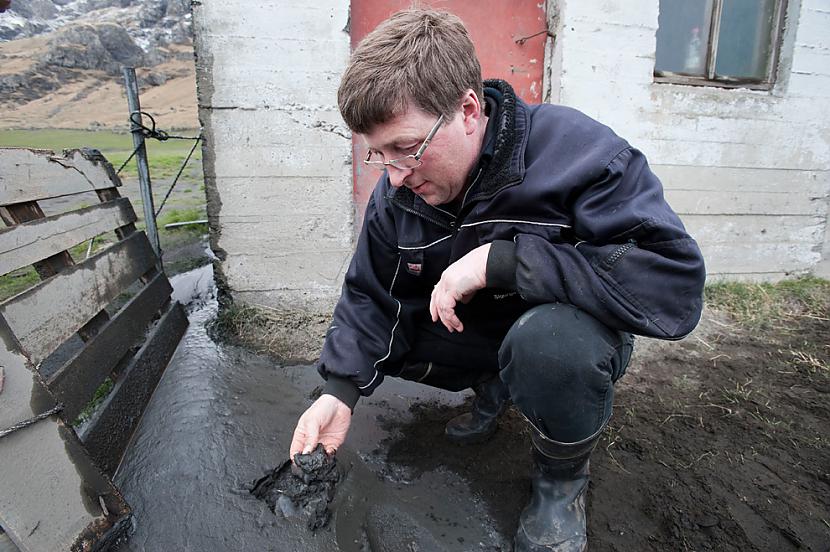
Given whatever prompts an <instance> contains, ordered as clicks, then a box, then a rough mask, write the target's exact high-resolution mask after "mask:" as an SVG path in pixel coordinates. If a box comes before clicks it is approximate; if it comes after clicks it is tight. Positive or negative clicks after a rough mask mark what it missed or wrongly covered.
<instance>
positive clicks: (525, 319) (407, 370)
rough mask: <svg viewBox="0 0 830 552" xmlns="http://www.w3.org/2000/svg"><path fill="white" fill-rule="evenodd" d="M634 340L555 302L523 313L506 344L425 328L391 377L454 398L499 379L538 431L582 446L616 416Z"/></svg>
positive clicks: (430, 326) (439, 327)
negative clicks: (618, 388)
mask: <svg viewBox="0 0 830 552" xmlns="http://www.w3.org/2000/svg"><path fill="white" fill-rule="evenodd" d="M633 341H634V340H633V337H632V336H631V334H628V333H625V332H618V331H616V330H612V329H610V328H608V327H607V326H605V325H604V324H602V323H601V322H599V321H598V320H597V319H596V318H594V317H593V316H591V315H589V314H588V313H586V312H584V311H581V310H579V309H577V308H576V307H574V306H571V305H567V304H563V303H551V304H546V305H539V306H537V307H534V308H532V309H530V310H529V311H527V312H526V313H524V314H523V315H522V316H521V317H520V318H519V319H518V320H516V322H515V323H514V324H513V326H512V327H511V328H510V330H509V331H508V332H507V334H506V335H505V336H504V339H502V340H501V341H499V340H498V339H492V338H489V339H488V338H487V337H484V336H481V335H476V334H475V333H473V332H471V331H468V330H466V329H465V331H464V332H461V333H449V332H448V331H446V329H444V327H443V326H442V325H440V324H431V323H430V324H425V325H423V326H422V327H421V328H419V332H418V335H417V338H416V342H415V345H414V347H413V348H412V350H411V351H410V354H409V355H408V357H407V360H406V362H405V363H404V364H403V366H402V367H401V368H400V370H399V371H398V372H397V373H394V370H392V372H393V373H391V374H388V375H392V376H398V377H402V378H405V379H409V380H413V381H418V382H420V383H424V384H426V385H431V386H434V387H440V388H442V389H448V390H450V391H460V390H462V389H466V388H470V387H475V386H476V385H478V384H479V383H482V382H484V381H487V380H488V379H490V378H492V377H494V376H496V375H498V376H499V377H501V380H502V381H503V382H504V384H505V385H506V386H507V388H508V390H509V392H510V399H511V400H512V402H513V404H514V405H515V406H516V408H518V409H519V411H521V412H522V414H524V416H525V417H526V418H527V419H528V420H529V421H530V422H531V423H532V424H533V425H534V426H535V427H536V428H537V429H538V430H540V431H541V432H542V433H543V434H544V435H546V436H547V437H548V438H550V439H553V440H554V441H558V442H561V443H575V442H577V441H581V440H583V439H585V438H587V437H590V436H591V435H593V434H595V433H596V432H598V431H599V430H601V429H602V428H603V427H604V426H605V424H606V423H607V421H608V419H609V418H610V417H611V408H612V405H613V401H614V383H615V382H616V381H617V380H618V379H619V378H620V377H621V376H622V375H623V374H624V373H625V368H626V366H627V365H628V361H629V359H630V358H631V352H632V349H633Z"/></svg>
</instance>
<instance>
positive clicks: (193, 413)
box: [116, 269, 525, 552]
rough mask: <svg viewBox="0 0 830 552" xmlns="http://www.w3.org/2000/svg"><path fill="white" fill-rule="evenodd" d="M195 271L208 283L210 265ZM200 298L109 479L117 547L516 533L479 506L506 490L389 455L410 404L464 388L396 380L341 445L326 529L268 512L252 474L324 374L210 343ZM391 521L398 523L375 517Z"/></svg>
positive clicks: (486, 542)
mask: <svg viewBox="0 0 830 552" xmlns="http://www.w3.org/2000/svg"><path fill="white" fill-rule="evenodd" d="M201 274H202V278H203V282H204V283H208V282H209V280H210V272H209V269H207V270H206V269H202V271H201ZM188 277H194V275H190V276H188ZM195 277H196V278H198V277H199V273H198V272H197V273H196V274H195ZM171 280H172V283H173V286H174V287H175V288H176V289H177V292H176V293H175V294H174V295H175V296H176V298H177V299H178V300H180V301H181V300H184V299H185V297H184V296H183V294H182V292H181V289H182V284H181V279H180V278H179V277H173V278H172V279H171ZM204 299H205V298H204V297H203V299H202V300H200V301H197V302H196V308H195V310H194V312H192V313H191V316H190V321H191V324H190V327H189V329H188V332H187V334H186V335H185V337H184V339H183V340H182V342H181V344H180V346H179V349H178V351H177V352H176V355H175V356H174V357H173V359H172V361H171V363H170V365H169V366H168V368H167V370H166V372H165V374H164V377H163V378H162V380H161V382H160V384H159V387H158V388H157V390H156V392H155V394H154V395H153V398H152V400H151V401H150V404H149V405H148V407H147V410H146V412H145V414H144V417H143V419H142V422H141V425H140V427H139V428H138V430H137V431H136V433H135V436H134V439H133V442H132V444H131V447H130V449H129V450H128V452H127V454H126V457H125V460H124V462H123V463H122V465H121V468H120V470H119V473H118V474H117V475H116V483H117V484H118V485H119V487H120V488H121V490H122V491H123V493H124V495H125V498H126V499H127V501H128V502H129V503H130V505H131V506H132V508H133V511H134V514H135V520H136V523H135V533H134V534H133V535H132V537H131V538H130V540H129V542H128V543H127V544H126V545H125V546H124V547H122V550H128V551H144V550H146V551H154V550H217V551H218V550H262V551H265V550H274V551H285V550H291V551H312V550H313V551H336V550H342V551H347V552H348V551H354V552H358V551H365V550H381V549H382V548H377V546H375V547H371V545H370V544H369V543H370V538H377V536H378V535H387V537H388V538H389V539H398V541H399V542H401V543H402V545H401V546H404V547H399V548H395V549H396V550H406V549H407V548H405V546H407V545H409V544H410V543H411V542H415V544H418V543H420V546H421V547H420V548H419V549H421V550H436V549H435V548H431V547H427V545H428V544H430V543H434V542H437V543H439V544H441V546H443V547H445V549H447V550H492V551H495V550H504V549H506V548H507V547H508V546H509V545H508V543H509V542H510V539H511V538H512V535H511V536H504V535H503V534H502V531H500V529H499V526H498V525H497V522H496V520H495V518H493V517H492V515H491V512H492V509H491V508H490V507H489V505H488V503H489V501H493V502H494V503H495V502H498V501H500V500H501V501H504V500H505V499H504V495H502V496H498V495H497V494H495V493H494V494H493V495H492V496H490V497H482V496H481V494H479V493H476V492H473V490H472V489H471V487H470V484H469V483H468V482H467V481H465V479H464V478H463V477H462V476H461V475H459V474H458V473H454V472H452V471H450V470H448V469H444V468H437V469H434V470H431V471H425V472H423V473H418V472H416V471H413V470H411V469H409V468H407V467H406V466H405V465H404V464H400V463H397V464H395V463H389V462H388V461H387V455H388V454H389V453H390V449H394V447H395V443H396V437H397V431H398V429H397V428H399V427H401V426H402V425H404V424H405V423H406V421H407V420H410V419H412V417H413V414H412V413H411V412H410V406H412V405H413V404H418V403H420V402H423V401H440V402H441V404H450V405H453V404H455V405H457V404H459V403H460V402H461V401H462V400H463V399H464V398H465V396H464V395H457V394H449V393H439V392H436V391H433V390H430V389H428V388H425V387H423V386H417V385H415V384H411V385H409V384H403V383H401V382H397V381H389V382H387V383H386V384H384V386H383V388H382V390H380V391H378V392H377V393H376V394H375V396H373V397H372V398H371V399H370V400H362V401H361V404H360V405H359V406H358V408H357V410H356V412H355V416H354V420H353V423H352V430H351V431H350V434H349V437H348V439H347V442H346V444H345V446H344V447H343V448H342V449H341V450H340V451H339V452H338V455H337V459H338V463H339V464H340V466H343V467H344V468H345V476H344V479H343V481H342V482H341V483H340V484H339V486H338V490H337V493H336V495H335V498H334V501H333V502H332V504H331V508H332V511H333V518H332V521H331V523H330V524H329V526H328V528H326V529H323V530H319V531H317V532H316V533H311V532H309V531H308V529H307V527H306V522H305V520H304V519H302V518H292V519H285V518H281V517H277V516H276V515H275V514H273V513H272V512H271V511H270V510H269V509H268V507H267V505H266V504H265V503H264V502H262V501H260V500H258V499H256V498H255V497H254V496H252V495H251V494H250V493H249V489H250V483H251V482H252V481H254V480H256V479H258V478H260V477H262V476H263V475H265V473H266V472H268V471H269V470H271V469H273V468H274V467H275V466H277V465H279V464H280V463H281V462H283V461H284V460H285V458H286V457H287V455H288V447H289V444H290V438H291V434H292V432H293V430H294V423H295V422H296V419H297V418H298V417H299V415H300V413H301V412H302V411H303V410H304V409H305V408H306V407H307V406H308V405H309V404H310V403H311V399H310V398H309V395H310V394H311V393H312V392H313V391H314V390H315V388H316V387H317V386H318V385H319V384H320V379H319V376H318V375H317V373H316V372H315V371H314V370H313V369H312V368H311V367H309V366H292V367H281V366H278V365H275V364H274V363H273V361H271V360H269V359H268V358H265V357H261V356H256V355H253V354H251V353H250V352H248V351H245V350H243V349H240V348H237V347H232V346H226V345H222V344H217V343H215V342H214V341H212V340H211V338H210V337H209V336H208V334H207V331H206V329H205V324H206V323H207V322H208V321H209V320H210V318H211V317H212V316H213V315H214V313H215V311H216V303H215V300H214V299H213V298H212V297H207V298H206V300H204ZM435 437H436V439H437V438H440V435H436V436H435ZM474 460H475V459H474V458H473V459H472V460H471V461H474ZM519 492H520V493H524V492H525V489H524V487H520V488H519ZM523 498H524V496H522V499H523ZM514 509H515V510H516V511H515V512H511V514H510V515H512V516H513V517H514V518H515V517H517V516H518V509H517V508H514ZM391 518H394V519H396V520H398V521H399V523H401V526H399V527H395V528H385V527H382V526H381V525H382V522H383V520H387V519H391ZM514 522H515V520H514ZM379 524H380V525H379ZM514 527H515V525H514ZM367 531H369V533H370V534H371V535H367ZM413 538H416V539H419V540H416V541H413V540H412V539H413ZM393 542H394V540H393ZM460 543H464V544H463V545H461V544H460ZM387 546H388V544H387ZM384 550H385V549H384Z"/></svg>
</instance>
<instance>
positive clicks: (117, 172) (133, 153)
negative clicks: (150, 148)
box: [115, 146, 141, 174]
mask: <svg viewBox="0 0 830 552" xmlns="http://www.w3.org/2000/svg"><path fill="white" fill-rule="evenodd" d="M140 147H141V146H138V148H140ZM138 148H135V149H134V150H133V152H132V153H131V154H130V156H129V157H128V158H127V160H126V161H124V162H123V163H121V166H120V167H118V170H117V171H115V174H121V171H122V170H123V169H124V167H126V166H127V163H129V162H130V159H132V158H133V157H135V154H136V153H138Z"/></svg>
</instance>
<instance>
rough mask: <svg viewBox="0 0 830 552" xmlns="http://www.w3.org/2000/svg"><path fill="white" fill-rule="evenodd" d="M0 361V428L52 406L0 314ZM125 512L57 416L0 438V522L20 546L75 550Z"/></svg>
mask: <svg viewBox="0 0 830 552" xmlns="http://www.w3.org/2000/svg"><path fill="white" fill-rule="evenodd" d="M0 364H2V365H3V366H4V367H5V368H6V391H5V393H4V396H3V398H2V402H0V404H2V406H3V408H0V429H3V428H7V427H10V426H12V425H15V424H17V423H18V422H22V421H24V420H26V419H28V418H31V417H33V416H35V415H37V414H40V413H41V412H45V411H47V410H49V409H51V408H52V407H53V406H55V400H54V397H52V396H51V395H50V394H49V392H48V390H47V389H46V387H45V385H44V384H43V382H42V381H41V380H40V378H39V377H38V375H37V374H36V373H35V372H34V371H33V370H32V369H31V366H30V365H28V364H27V363H26V360H25V358H24V357H23V355H22V354H21V353H20V351H19V350H18V349H17V347H16V342H15V340H14V337H13V336H12V335H11V332H10V330H9V328H8V326H6V325H5V324H4V323H3V321H2V320H0ZM102 504H103V505H104V507H102V506H101V505H102ZM105 510H106V511H105ZM129 516H130V510H129V507H128V506H127V504H126V502H124V499H123V497H122V496H121V494H120V493H119V492H118V491H117V490H116V489H115V487H114V486H113V485H112V482H111V481H110V480H109V479H108V478H107V477H106V476H105V475H104V474H103V473H101V471H100V470H99V469H98V468H96V467H95V466H94V465H93V464H92V462H91V460H90V458H89V456H88V455H87V453H86V451H85V450H84V449H83V447H82V445H81V443H80V441H79V440H78V438H77V435H76V434H75V432H74V431H72V430H71V429H70V428H68V427H66V425H65V424H64V423H63V422H62V421H61V420H60V418H59V417H58V416H57V415H53V416H50V417H49V418H46V419H44V420H41V421H39V422H36V423H34V424H32V425H29V426H27V427H25V428H23V429H20V430H18V431H15V432H13V433H10V434H8V435H6V436H5V437H2V438H0V526H2V527H3V530H4V531H5V532H6V535H7V536H8V537H9V539H10V540H11V541H12V542H13V543H14V544H15V546H16V547H17V548H18V549H19V550H20V551H21V552H40V551H44V550H50V551H51V550H80V545H81V544H82V542H81V540H79V539H82V538H83V537H82V535H84V534H86V535H89V534H90V532H91V531H94V532H95V534H102V533H108V532H110V530H111V529H113V528H116V526H123V521H124V520H125V519H128V518H129ZM89 542H90V540H89V537H86V543H87V544H89ZM88 549H91V547H90V548H88Z"/></svg>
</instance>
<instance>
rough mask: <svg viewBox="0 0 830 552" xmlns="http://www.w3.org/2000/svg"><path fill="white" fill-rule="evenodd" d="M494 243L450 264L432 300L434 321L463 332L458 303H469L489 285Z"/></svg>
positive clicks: (483, 246) (476, 249) (439, 281)
mask: <svg viewBox="0 0 830 552" xmlns="http://www.w3.org/2000/svg"><path fill="white" fill-rule="evenodd" d="M489 254H490V244H489V243H487V244H484V245H481V246H479V247H476V248H475V249H473V250H472V251H470V252H469V253H467V254H466V255H464V256H463V257H461V258H460V259H458V260H457V261H455V262H454V263H452V264H451V265H450V266H448V267H447V269H446V270H445V271H444V272H443V274H441V279H440V280H438V283H437V284H436V285H435V288H433V290H432V297H431V298H430V301H429V314H430V315H431V316H432V321H433V322H437V321H438V320H439V319H440V320H441V323H442V324H443V325H444V326H445V327H446V328H447V329H448V330H449V331H450V332H454V331H457V332H463V331H464V324H462V323H461V320H459V319H458V316H456V315H455V306H456V305H457V304H458V303H459V302H460V303H466V302H467V301H469V300H470V299H472V298H473V295H475V293H476V291H478V290H480V289H482V288H484V286H485V285H486V284H487V255H489Z"/></svg>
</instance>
